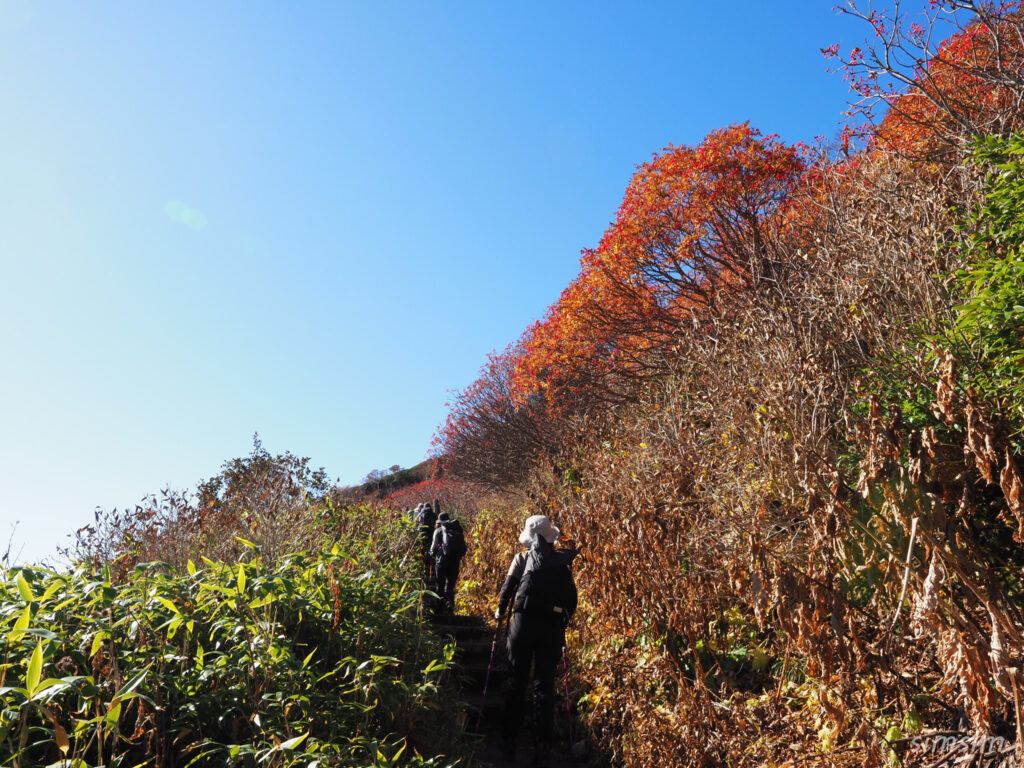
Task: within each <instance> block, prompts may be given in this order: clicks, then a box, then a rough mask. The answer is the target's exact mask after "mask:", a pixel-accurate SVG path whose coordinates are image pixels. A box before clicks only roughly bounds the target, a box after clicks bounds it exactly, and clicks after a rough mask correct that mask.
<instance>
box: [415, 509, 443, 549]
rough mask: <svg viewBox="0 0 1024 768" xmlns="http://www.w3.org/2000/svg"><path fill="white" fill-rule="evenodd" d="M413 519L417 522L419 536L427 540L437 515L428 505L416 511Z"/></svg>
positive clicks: (431, 532) (432, 530)
mask: <svg viewBox="0 0 1024 768" xmlns="http://www.w3.org/2000/svg"><path fill="white" fill-rule="evenodd" d="M413 520H415V521H416V522H417V523H419V526H420V536H421V537H423V538H424V539H426V540H427V541H428V542H429V541H430V536H431V534H433V532H434V523H435V522H436V521H437V515H435V514H434V512H433V510H431V509H430V508H429V507H428V508H427V509H422V510H420V511H419V512H417V513H416V517H414V518H413Z"/></svg>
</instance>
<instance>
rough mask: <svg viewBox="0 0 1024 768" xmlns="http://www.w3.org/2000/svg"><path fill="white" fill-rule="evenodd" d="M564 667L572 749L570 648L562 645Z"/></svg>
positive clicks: (570, 746) (570, 747) (566, 710)
mask: <svg viewBox="0 0 1024 768" xmlns="http://www.w3.org/2000/svg"><path fill="white" fill-rule="evenodd" d="M562 669H563V670H564V671H565V678H564V680H565V715H566V717H567V719H568V722H569V749H570V750H571V749H572V745H573V736H572V708H571V707H570V706H569V652H568V649H567V648H566V647H565V646H564V645H563V646H562Z"/></svg>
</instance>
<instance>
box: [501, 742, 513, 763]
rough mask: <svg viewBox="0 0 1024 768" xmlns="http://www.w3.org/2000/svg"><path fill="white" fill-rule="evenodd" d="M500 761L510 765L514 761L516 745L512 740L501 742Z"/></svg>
mask: <svg viewBox="0 0 1024 768" xmlns="http://www.w3.org/2000/svg"><path fill="white" fill-rule="evenodd" d="M501 759H502V760H506V761H508V762H510V763H514V762H515V761H516V743H515V741H513V740H512V739H502V740H501Z"/></svg>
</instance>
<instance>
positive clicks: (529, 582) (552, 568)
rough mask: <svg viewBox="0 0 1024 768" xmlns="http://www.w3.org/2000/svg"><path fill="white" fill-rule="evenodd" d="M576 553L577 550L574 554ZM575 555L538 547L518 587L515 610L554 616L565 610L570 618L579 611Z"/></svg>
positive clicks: (528, 562)
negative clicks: (575, 577) (574, 570)
mask: <svg viewBox="0 0 1024 768" xmlns="http://www.w3.org/2000/svg"><path fill="white" fill-rule="evenodd" d="M573 554H574V553H573ZM572 560H573V555H570V554H569V553H567V552H562V551H556V550H554V549H552V548H551V545H550V544H549V545H547V546H543V545H541V546H534V548H533V549H531V550H530V554H529V555H527V558H526V568H525V569H524V570H523V576H522V578H521V579H520V581H519V588H518V589H517V590H516V600H515V610H517V611H520V612H522V613H524V614H526V615H527V616H539V617H544V618H548V617H552V616H555V615H558V614H557V613H556V611H555V607H556V606H558V607H559V608H561V609H562V618H563V620H565V621H567V620H568V618H569V616H571V615H572V613H573V612H574V611H575V610H576V584H575V583H574V582H573V578H572V571H571V569H570V566H571V564H572Z"/></svg>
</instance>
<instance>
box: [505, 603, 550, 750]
mask: <svg viewBox="0 0 1024 768" xmlns="http://www.w3.org/2000/svg"><path fill="white" fill-rule="evenodd" d="M564 644H565V630H564V628H563V626H562V620H561V618H560V617H559V616H552V617H551V618H547V617H545V618H538V617H535V616H525V615H524V614H522V613H514V614H512V621H511V623H510V625H509V630H508V659H509V665H510V666H511V668H512V679H511V681H510V683H509V688H508V696H507V697H506V699H505V718H504V721H503V722H502V729H501V735H502V737H503V738H504V739H505V740H506V741H508V742H512V741H515V738H516V736H517V735H518V734H519V729H520V727H521V726H522V724H523V712H524V697H525V695H526V689H527V687H528V686H529V683H530V666H531V664H532V666H533V676H534V680H535V681H536V684H537V689H538V690H537V701H536V706H537V711H536V713H535V720H536V723H537V733H536V737H537V741H539V742H540V743H541V744H547V745H550V744H551V740H552V733H553V731H554V721H555V691H554V687H555V669H556V667H557V666H558V659H559V657H560V656H561V655H562V646H563V645H564Z"/></svg>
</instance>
